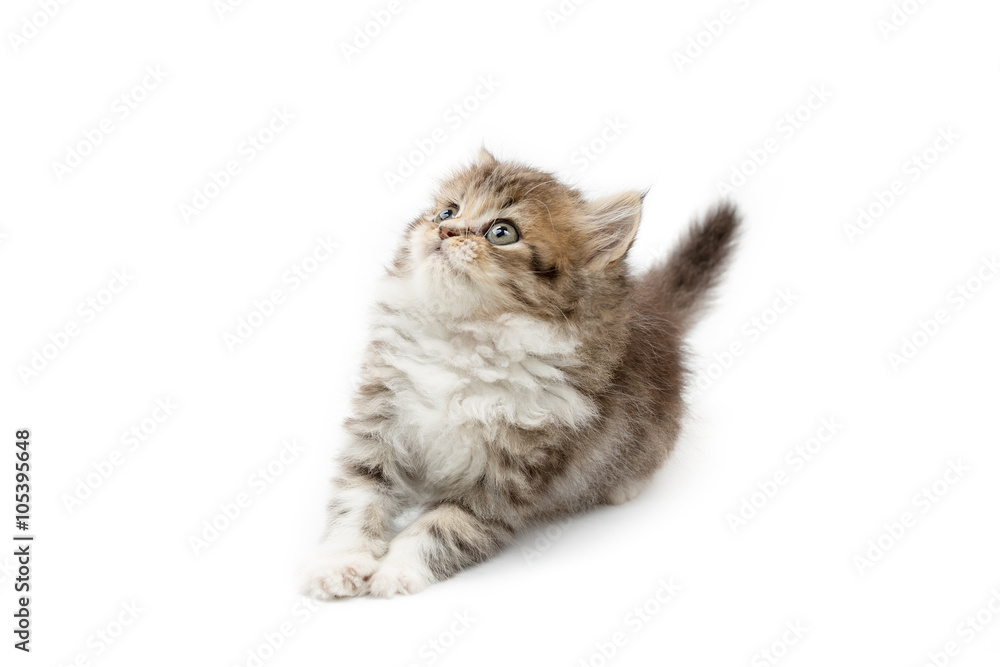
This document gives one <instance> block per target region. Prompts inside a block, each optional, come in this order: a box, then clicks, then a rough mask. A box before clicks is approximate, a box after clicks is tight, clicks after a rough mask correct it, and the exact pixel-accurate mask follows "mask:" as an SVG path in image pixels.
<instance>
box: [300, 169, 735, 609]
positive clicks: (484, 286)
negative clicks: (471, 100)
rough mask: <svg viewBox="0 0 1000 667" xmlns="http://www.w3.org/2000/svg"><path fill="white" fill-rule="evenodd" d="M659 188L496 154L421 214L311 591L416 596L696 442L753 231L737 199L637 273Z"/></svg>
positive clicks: (373, 362)
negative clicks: (685, 397) (697, 347)
mask: <svg viewBox="0 0 1000 667" xmlns="http://www.w3.org/2000/svg"><path fill="white" fill-rule="evenodd" d="M642 199H643V194H642V193H639V192H625V193H622V194H619V195H616V196H612V197H606V198H603V199H598V200H596V201H588V200H586V199H585V198H584V197H583V195H581V193H580V192H578V191H577V190H574V189H572V188H570V187H567V186H565V185H562V184H560V183H559V182H558V181H557V180H555V178H554V177H553V176H552V175H551V174H548V173H545V172H541V171H537V170H535V169H531V168H528V167H526V166H523V165H520V164H513V163H509V162H501V161H498V160H496V159H495V158H494V157H493V156H492V155H490V154H489V153H488V152H486V151H485V150H484V151H482V152H481V153H480V155H479V157H478V159H477V160H476V161H475V163H474V164H473V165H472V166H471V167H469V168H466V169H464V170H463V171H460V172H458V173H457V174H455V175H454V176H453V177H452V178H451V179H450V180H449V181H447V182H446V183H445V184H444V185H443V187H442V188H441V191H440V192H439V193H438V195H437V197H436V198H435V201H434V204H433V206H431V207H430V208H429V209H428V210H427V211H426V212H425V213H424V214H422V215H421V216H420V217H418V218H417V219H416V220H414V221H413V222H412V223H410V225H409V227H408V228H407V229H406V232H405V234H404V235H403V241H402V245H401V247H400V249H399V251H398V253H397V255H396V257H395V260H394V261H393V263H392V265H391V266H390V267H389V269H388V272H387V275H386V277H385V278H384V281H383V283H382V286H381V292H380V296H379V299H378V303H377V310H376V314H375V318H374V325H373V328H372V341H371V344H370V345H369V346H368V349H367V352H366V355H365V358H364V362H363V371H362V381H361V384H360V387H359V389H358V391H357V394H356V396H355V399H354V405H353V416H352V417H350V418H348V419H347V420H346V422H345V428H346V431H347V434H348V442H347V443H346V446H345V448H344V449H343V450H342V451H341V452H340V453H339V456H338V460H337V463H338V466H337V467H338V470H337V473H336V476H335V477H334V480H333V487H334V488H333V497H332V500H331V501H330V503H329V506H328V516H329V519H328V525H327V528H326V533H325V535H324V537H323V539H322V543H321V545H320V546H319V548H318V550H317V551H316V553H315V554H314V556H313V557H312V558H311V559H310V560H309V561H307V563H306V564H305V565H304V566H303V568H302V572H301V574H302V578H303V582H302V590H303V592H304V593H306V594H308V595H311V596H314V597H317V598H321V599H331V598H338V597H347V596H355V595H366V594H369V595H375V596H383V597H388V596H392V595H394V594H399V593H415V592H417V591H419V590H421V589H423V588H425V587H426V586H427V585H428V584H431V583H433V582H436V581H441V580H443V579H446V578H448V577H451V576H452V575H454V574H455V573H456V572H458V571H459V570H461V569H462V568H465V567H467V566H469V565H472V564H473V563H478V562H480V561H483V560H485V559H487V558H489V557H491V556H492V555H494V554H496V553H497V552H498V551H500V550H501V549H502V548H503V547H504V545H506V544H507V543H508V542H510V541H511V539H512V538H513V537H514V535H515V534H516V533H517V532H518V530H519V529H521V528H523V527H525V526H526V525H528V524H529V523H532V522H537V521H547V520H551V519H554V518H557V517H560V516H565V515H566V514H569V513H574V512H580V511H583V510H585V509H587V508H589V507H593V506H596V505H601V504H619V503H623V502H625V501H627V500H630V499H632V498H634V497H635V496H636V495H637V494H638V493H639V491H640V490H641V489H642V488H643V486H644V485H645V484H646V482H647V481H648V480H649V478H650V476H651V475H652V474H653V473H654V471H656V469H657V468H659V467H660V465H661V464H662V463H663V461H664V459H665V457H666V456H667V454H668V453H669V452H670V450H671V449H672V448H673V445H674V442H675V441H676V439H677V436H678V432H679V430H680V427H681V418H682V415H683V413H684V405H683V401H682V397H681V393H682V389H683V384H684V379H685V368H684V360H683V356H682V348H681V344H682V336H683V334H684V333H685V332H686V331H687V330H688V328H689V327H690V326H691V325H692V324H693V322H694V320H695V317H696V316H697V314H698V311H699V309H700V307H701V306H702V305H703V303H704V301H705V297H706V293H707V292H708V290H709V289H710V288H711V287H712V286H713V285H715V283H716V282H717V281H718V280H719V278H720V276H721V274H722V271H723V269H724V268H725V265H726V262H727V260H728V258H729V256H730V254H731V252H732V248H733V245H734V241H735V236H736V232H737V227H738V216H737V214H736V211H735V210H734V209H733V208H732V207H730V206H728V205H723V206H720V207H719V208H718V209H716V210H715V211H714V212H712V213H711V214H710V215H709V216H708V217H707V219H705V220H704V221H703V222H701V223H700V224H696V225H694V226H692V227H691V229H690V230H689V231H688V232H687V233H686V235H685V236H684V237H683V239H682V240H681V242H680V244H679V246H678V247H677V248H676V249H675V250H674V251H673V252H672V254H671V255H670V256H669V257H668V258H667V260H666V261H665V262H664V263H662V264H660V265H658V266H656V267H654V268H653V269H651V270H650V271H649V272H647V273H646V274H645V275H643V276H642V277H639V278H634V277H632V276H630V274H629V272H628V270H627V268H626V265H625V262H624V261H623V260H624V259H625V256H626V254H627V252H628V250H629V247H630V246H631V245H632V242H633V240H634V239H635V235H636V231H637V230H638V228H639V218H640V216H641V210H642ZM415 507H421V508H422V510H421V513H420V514H419V516H418V517H417V518H416V519H415V520H414V521H413V523H412V524H410V525H409V526H408V527H407V528H405V529H403V530H402V531H401V532H399V533H398V534H397V535H395V536H394V537H391V539H390V526H391V524H392V520H393V519H394V518H395V517H396V516H398V514H399V513H400V512H402V511H403V510H406V509H412V508H415Z"/></svg>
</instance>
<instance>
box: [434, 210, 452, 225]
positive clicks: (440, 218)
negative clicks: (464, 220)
mask: <svg viewBox="0 0 1000 667" xmlns="http://www.w3.org/2000/svg"><path fill="white" fill-rule="evenodd" d="M454 217H455V209H453V208H446V209H444V210H443V211H441V212H440V213H438V214H437V219H438V221H439V222H444V221H445V220H447V219H448V218H454Z"/></svg>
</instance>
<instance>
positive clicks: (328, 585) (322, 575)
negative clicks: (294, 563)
mask: <svg viewBox="0 0 1000 667" xmlns="http://www.w3.org/2000/svg"><path fill="white" fill-rule="evenodd" d="M377 568H378V561H377V560H375V557H374V556H373V555H372V554H370V553H367V552H363V551H359V552H337V551H330V550H329V549H318V550H317V551H316V553H315V554H313V555H312V556H311V557H310V558H309V559H308V560H307V561H306V562H305V563H304V564H303V565H302V566H301V567H300V568H299V579H300V582H301V583H300V586H299V588H300V590H301V592H302V594H303V595H308V596H310V597H314V598H316V599H317V600H333V599H334V598H345V597H353V596H355V595H364V594H365V593H366V592H367V589H368V580H369V578H370V577H371V576H372V574H373V573H374V572H375V570H376V569H377Z"/></svg>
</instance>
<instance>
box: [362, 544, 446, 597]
mask: <svg viewBox="0 0 1000 667" xmlns="http://www.w3.org/2000/svg"><path fill="white" fill-rule="evenodd" d="M432 582H433V579H432V578H431V575H430V572H428V571H427V568H426V567H425V566H424V565H423V564H419V565H413V564H411V563H409V562H406V561H403V560H398V559H394V558H392V554H390V555H389V556H387V557H386V560H383V561H382V562H381V563H379V566H378V570H376V572H375V574H373V575H372V578H371V580H369V582H368V592H369V594H371V595H373V596H375V597H380V598H391V597H392V596H393V595H408V594H410V593H419V592H420V591H422V590H424V589H425V588H427V587H428V586H429V585H430V584H431V583H432Z"/></svg>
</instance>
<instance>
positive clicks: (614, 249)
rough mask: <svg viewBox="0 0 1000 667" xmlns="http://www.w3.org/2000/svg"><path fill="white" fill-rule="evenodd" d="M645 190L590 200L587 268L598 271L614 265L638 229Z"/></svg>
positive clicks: (623, 254)
mask: <svg viewBox="0 0 1000 667" xmlns="http://www.w3.org/2000/svg"><path fill="white" fill-rule="evenodd" d="M643 196H644V193H642V192H637V191H635V190H630V191H627V192H622V193H620V194H617V195H613V196H611V197H603V198H601V199H598V200H595V201H592V202H590V203H589V204H588V205H587V207H588V209H589V215H590V223H589V225H590V230H589V234H588V236H589V238H588V239H587V251H588V253H589V254H588V256H587V261H586V266H587V268H588V269H594V270H601V269H606V268H608V267H609V266H614V265H615V264H617V263H618V262H619V261H620V260H621V259H622V258H623V257H624V256H625V253H626V252H628V249H629V248H630V247H631V246H632V242H633V241H635V235H636V232H638V231H639V220H640V219H641V218H642V198H643Z"/></svg>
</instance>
